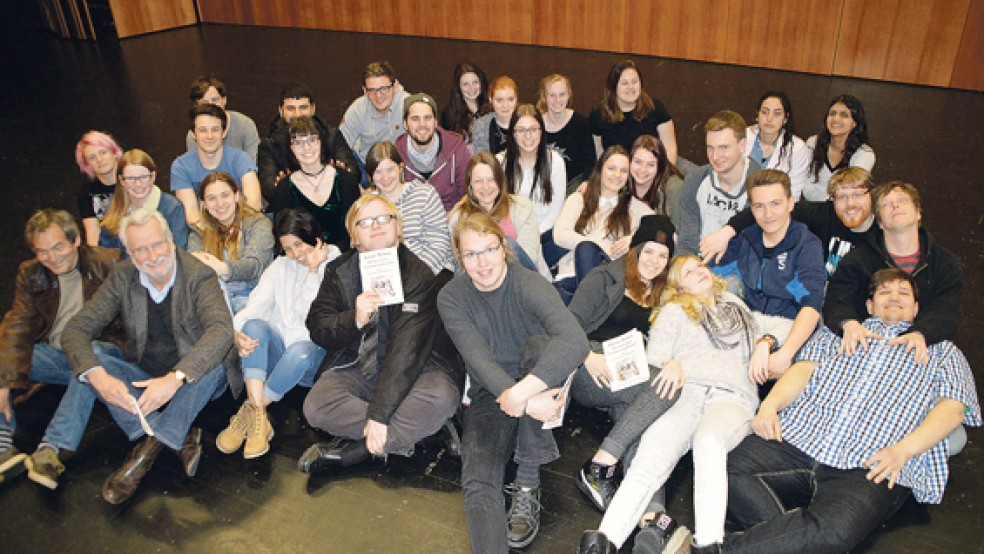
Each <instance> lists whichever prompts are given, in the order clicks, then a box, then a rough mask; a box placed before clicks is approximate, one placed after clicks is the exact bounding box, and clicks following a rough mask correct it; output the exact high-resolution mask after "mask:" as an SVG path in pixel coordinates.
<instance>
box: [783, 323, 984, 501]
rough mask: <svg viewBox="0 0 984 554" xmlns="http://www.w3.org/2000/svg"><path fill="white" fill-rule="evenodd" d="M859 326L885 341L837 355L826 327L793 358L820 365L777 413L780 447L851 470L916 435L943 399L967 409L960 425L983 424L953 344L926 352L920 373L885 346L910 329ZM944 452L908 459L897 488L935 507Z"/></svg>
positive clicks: (942, 447)
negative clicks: (788, 446) (785, 445)
mask: <svg viewBox="0 0 984 554" xmlns="http://www.w3.org/2000/svg"><path fill="white" fill-rule="evenodd" d="M864 326H865V327H866V328H867V329H869V330H871V331H873V332H875V333H878V334H880V335H881V336H883V337H885V338H884V339H883V340H874V341H872V340H870V339H869V343H868V344H869V346H868V350H867V351H863V352H858V353H857V354H855V355H853V356H845V355H839V354H838V353H837V348H838V346H839V345H840V340H841V339H840V337H838V336H837V335H836V334H834V333H833V332H831V331H830V330H829V329H827V328H824V329H822V330H821V331H820V332H819V333H817V334H816V335H815V336H814V337H813V338H812V339H811V340H810V342H809V343H807V345H806V346H804V347H803V350H802V351H801V352H800V356H799V359H800V360H811V361H815V362H818V363H819V364H820V365H819V366H817V368H816V370H814V372H813V375H812V376H811V377H810V380H809V382H808V383H807V385H806V387H805V388H804V389H803V392H801V393H800V395H799V396H798V397H797V398H796V400H795V401H794V402H793V403H792V404H791V405H790V406H789V407H788V408H786V409H785V410H783V411H782V412H780V414H779V420H780V422H781V423H782V431H783V440H785V441H787V442H789V443H790V444H792V445H793V446H795V447H796V448H799V449H800V450H802V451H803V452H804V453H806V454H807V455H809V456H811V457H812V458H813V459H815V460H816V461H817V462H819V463H822V464H825V465H828V466H832V467H836V468H839V469H856V468H862V467H864V462H865V461H866V460H868V459H869V458H870V457H871V456H873V455H874V454H875V453H876V452H878V451H879V450H881V449H882V448H884V447H886V446H890V445H892V444H895V443H897V442H899V441H900V440H902V439H903V438H905V437H906V436H907V435H908V434H909V433H911V432H912V431H913V430H915V428H916V427H918V426H919V424H920V423H922V421H923V419H924V418H925V417H926V415H927V414H928V413H929V411H930V410H931V409H932V408H933V407H934V406H935V405H936V402H937V399H939V398H941V397H943V398H952V399H954V400H957V401H958V402H960V403H961V404H963V405H964V406H965V407H966V410H965V413H964V421H963V422H964V424H965V425H971V426H980V425H981V410H980V406H979V405H978V401H977V392H976V388H975V385H974V376H973V374H972V373H971V371H970V365H969V364H968V363H967V358H965V357H964V355H963V353H961V352H960V350H958V349H957V347H956V346H954V345H953V343H951V342H950V341H943V342H940V343H937V344H934V345H932V346H930V347H929V363H928V364H926V365H925V366H922V365H918V364H916V362H915V360H914V359H913V356H912V355H911V354H909V353H906V352H905V348H904V347H903V346H902V345H896V346H888V341H890V340H892V339H894V338H895V337H897V336H899V334H901V333H902V332H904V331H905V330H906V329H908V328H909V326H910V324H909V323H900V324H897V325H888V324H886V323H885V322H883V321H882V320H881V319H878V318H875V317H872V318H869V319H868V320H866V321H865V322H864ZM948 450H949V446H948V444H947V441H946V440H943V441H941V442H940V443H939V444H937V445H935V446H933V447H932V448H930V449H929V450H927V451H926V452H923V453H922V454H919V455H918V456H915V457H913V458H912V459H910V460H909V461H908V462H906V464H905V466H903V468H902V472H901V474H900V475H899V478H898V480H897V481H896V483H897V484H899V485H902V486H905V487H908V488H910V489H912V492H913V495H914V496H915V497H916V500H918V501H919V502H925V503H930V504H938V503H940V501H941V500H942V499H943V488H944V487H945V486H946V479H947V475H948V474H949V470H948V468H947V463H946V462H947V456H948Z"/></svg>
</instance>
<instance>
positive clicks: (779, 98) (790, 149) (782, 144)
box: [745, 91, 812, 201]
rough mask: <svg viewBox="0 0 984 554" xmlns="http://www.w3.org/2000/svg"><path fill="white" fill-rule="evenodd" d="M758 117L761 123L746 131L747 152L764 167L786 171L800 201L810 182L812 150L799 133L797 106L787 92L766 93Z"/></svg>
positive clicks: (760, 103) (759, 107)
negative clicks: (796, 117)
mask: <svg viewBox="0 0 984 554" xmlns="http://www.w3.org/2000/svg"><path fill="white" fill-rule="evenodd" d="M755 120H756V121H757V124H756V125H749V126H748V128H747V129H746V130H745V138H746V140H745V155H746V156H748V157H749V158H751V159H753V160H755V163H757V164H759V165H760V166H762V169H778V170H780V171H785V172H786V174H788V175H789V180H790V181H792V184H793V199H794V200H797V201H798V200H799V199H800V196H801V195H802V194H803V187H805V186H806V183H807V173H808V172H809V170H810V156H811V154H812V151H811V150H810V149H809V148H808V147H807V146H806V143H805V142H803V139H801V138H799V137H798V136H796V130H795V129H796V126H795V125H794V123H793V105H792V103H790V101H789V97H787V96H786V93H785V92H781V91H769V92H766V93H765V94H763V95H762V97H761V98H760V99H759V103H758V113H757V115H756V119H755Z"/></svg>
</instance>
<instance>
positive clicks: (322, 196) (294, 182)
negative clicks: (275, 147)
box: [270, 115, 360, 252]
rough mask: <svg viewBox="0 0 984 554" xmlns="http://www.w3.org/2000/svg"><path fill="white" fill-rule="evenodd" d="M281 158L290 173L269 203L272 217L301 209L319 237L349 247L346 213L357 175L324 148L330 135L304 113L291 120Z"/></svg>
mask: <svg viewBox="0 0 984 554" xmlns="http://www.w3.org/2000/svg"><path fill="white" fill-rule="evenodd" d="M287 128H288V135H287V136H288V137H289V140H288V141H287V143H285V144H284V149H285V151H284V157H285V158H286V160H287V170H288V171H289V172H290V176H289V177H288V178H287V180H286V182H285V183H281V184H280V185H279V186H278V187H277V190H276V192H275V193H274V197H273V200H272V201H271V202H270V211H271V212H273V214H274V217H276V216H277V214H279V213H280V212H281V211H282V210H284V209H285V208H304V209H305V210H307V211H309V212H311V214H312V215H314V217H315V218H317V220H318V225H319V226H320V227H321V239H322V240H323V241H324V242H325V243H327V244H333V245H335V246H337V247H338V249H339V250H341V251H342V252H344V251H346V250H348V249H349V235H348V232H347V231H346V230H345V223H344V220H345V214H346V213H347V212H348V209H349V207H350V206H351V205H352V203H353V202H355V200H356V199H357V198H358V197H359V194H360V190H359V184H358V181H357V180H356V177H355V176H353V175H352V174H351V173H349V172H348V171H344V170H340V169H337V168H336V167H335V166H334V165H332V163H331V158H329V157H328V152H327V151H326V150H325V149H324V144H325V141H327V140H329V139H330V137H329V136H328V135H327V134H326V131H325V129H324V128H322V127H321V126H320V125H318V124H317V121H316V120H315V119H314V118H312V117H310V116H306V115H302V116H299V117H295V118H294V119H291V121H290V123H289V124H288V126H287Z"/></svg>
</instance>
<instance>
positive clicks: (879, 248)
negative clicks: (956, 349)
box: [823, 181, 964, 363]
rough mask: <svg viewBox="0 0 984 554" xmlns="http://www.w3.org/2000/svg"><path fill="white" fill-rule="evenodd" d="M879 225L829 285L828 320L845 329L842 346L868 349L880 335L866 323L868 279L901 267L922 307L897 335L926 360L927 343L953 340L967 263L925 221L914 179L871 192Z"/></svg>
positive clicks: (846, 349)
mask: <svg viewBox="0 0 984 554" xmlns="http://www.w3.org/2000/svg"><path fill="white" fill-rule="evenodd" d="M871 202H872V204H873V205H874V206H875V215H876V216H877V218H878V226H879V228H878V229H876V230H875V231H874V233H872V234H871V235H870V236H868V237H867V239H868V240H866V241H864V242H863V243H861V244H860V245H858V246H856V247H855V248H853V249H851V252H850V253H849V254H848V255H847V256H846V257H844V259H843V260H841V263H840V264H839V265H838V266H837V271H835V272H834V274H833V276H831V278H830V282H829V283H828V285H827V298H826V300H825V301H824V305H823V319H824V322H825V324H826V325H827V326H828V327H830V329H831V330H833V331H834V332H835V333H838V334H840V335H842V337H843V340H842V342H841V351H842V352H845V353H848V354H853V353H855V352H857V351H858V350H867V349H868V341H869V340H871V339H878V338H881V337H880V336H878V335H877V334H876V333H873V332H872V331H870V330H868V329H866V328H864V326H863V325H862V322H863V321H864V320H865V316H866V314H867V309H866V307H865V300H866V298H865V295H866V289H865V284H866V283H867V282H868V281H869V279H871V276H872V275H874V273H875V271H877V270H879V269H882V268H885V267H899V268H901V269H902V270H904V271H905V272H906V273H909V274H910V275H912V277H913V278H914V280H915V283H916V286H917V287H918V288H919V313H918V314H917V315H916V318H915V320H914V321H913V323H912V326H911V327H909V329H908V330H907V331H905V332H904V333H902V334H900V336H899V337H898V338H896V339H895V341H897V342H901V343H903V344H905V345H906V348H907V349H913V350H914V351H915V356H916V361H917V362H919V363H926V360H927V359H928V354H927V347H928V346H929V345H933V344H936V343H938V342H940V341H943V340H952V339H953V336H954V334H955V333H956V331H957V326H958V325H959V324H960V316H961V305H962V304H963V302H962V297H963V287H964V280H963V266H962V265H961V263H960V260H959V259H958V258H957V257H956V256H954V255H953V253H951V252H950V251H949V250H947V249H946V248H944V247H943V246H941V245H939V244H938V243H937V242H936V240H935V239H934V238H933V235H931V234H930V233H929V231H928V230H926V228H925V227H923V225H922V202H921V200H920V198H919V190H918V189H917V188H916V187H915V186H914V185H912V184H911V183H905V182H902V181H890V182H888V183H885V184H883V185H879V186H878V187H876V188H875V189H874V190H873V191H872V192H871Z"/></svg>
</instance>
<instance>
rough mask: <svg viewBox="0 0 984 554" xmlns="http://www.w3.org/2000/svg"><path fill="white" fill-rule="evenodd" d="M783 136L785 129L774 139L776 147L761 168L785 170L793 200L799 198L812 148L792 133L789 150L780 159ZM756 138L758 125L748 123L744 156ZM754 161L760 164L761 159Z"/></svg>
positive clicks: (805, 179)
mask: <svg viewBox="0 0 984 554" xmlns="http://www.w3.org/2000/svg"><path fill="white" fill-rule="evenodd" d="M785 136H786V131H779V137H778V138H777V139H776V147H775V150H774V151H773V152H772V157H770V158H769V164H768V165H766V166H763V167H762V169H778V170H780V171H785V172H786V173H787V174H788V175H789V180H790V181H791V182H792V185H793V200H799V199H800V196H802V194H803V189H804V188H805V187H806V184H807V179H808V178H809V171H810V159H811V158H812V157H813V149H812V148H809V147H807V146H806V143H805V142H803V139H801V138H799V137H798V136H796V135H793V142H792V143H790V148H789V150H788V151H787V152H784V153H783V156H782V159H779V149H780V148H781V147H782V143H783V141H784V140H786V139H785ZM758 138H759V129H758V126H757V125H749V126H748V127H747V128H746V129H745V139H746V140H745V155H746V156H750V155H751V154H752V148H754V147H755V141H756V140H758ZM755 162H756V163H758V164H759V165H761V164H762V160H755Z"/></svg>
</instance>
